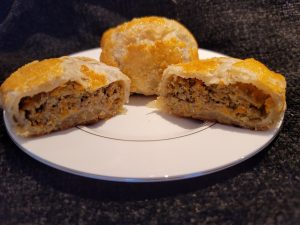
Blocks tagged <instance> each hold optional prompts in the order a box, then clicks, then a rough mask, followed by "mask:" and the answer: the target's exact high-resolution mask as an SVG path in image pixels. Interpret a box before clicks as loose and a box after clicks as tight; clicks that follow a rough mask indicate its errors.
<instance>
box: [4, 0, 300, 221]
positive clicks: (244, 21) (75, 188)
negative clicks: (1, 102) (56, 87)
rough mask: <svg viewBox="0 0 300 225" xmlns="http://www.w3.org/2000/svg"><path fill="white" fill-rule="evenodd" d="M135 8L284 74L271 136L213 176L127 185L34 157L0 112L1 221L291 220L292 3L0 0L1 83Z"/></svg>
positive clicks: (295, 193) (295, 157)
mask: <svg viewBox="0 0 300 225" xmlns="http://www.w3.org/2000/svg"><path fill="white" fill-rule="evenodd" d="M112 2H113V3H112ZM143 15H164V16H167V17H170V18H175V19H177V20H180V21H181V22H182V23H184V24H185V25H186V26H187V27H188V28H189V29H190V30H191V31H192V32H193V33H194V35H195V37H196V38H197V40H198V42H199V45H200V46H201V47H202V48H205V49H210V50H215V51H218V52H221V53H225V54H228V55H231V56H234V57H239V58H245V57H254V58H257V59H259V60H261V61H262V62H264V63H265V64H267V65H268V66H269V67H270V68H272V69H273V70H275V71H277V72H280V73H282V74H284V75H285V76H286V79H287V105H288V108H287V111H286V114H285V120H284V124H283V128H282V130H281V132H280V133H279V135H278V137H277V138H276V139H275V140H274V141H273V142H272V143H271V144H270V145H269V146H268V147H267V148H266V149H265V150H263V151H262V152H260V153H259V154H257V155H256V156H254V157H253V158H251V159H249V160H247V161H245V162H244V163H241V164H239V165H237V166H234V167H232V168H229V169H226V170H224V171H221V172H218V173H215V174H211V175H208V176H204V177H199V178H194V179H189V180H183V181H176V182H167V183H151V184H126V183H114V182H105V181H97V180H92V179H87V178H82V177H78V176H74V175H70V174H67V173H64V172H61V171H58V170H55V169H52V168H50V167H48V166H45V165H43V164H41V163H39V162H37V161H35V160H34V159H32V158H30V157H29V156H27V155H26V154H24V153H23V152H22V151H21V150H19V149H18V148H17V147H16V146H15V145H14V143H13V142H12V141H11V140H10V138H9V137H8V134H7V132H6V130H5V127H4V124H3V119H1V120H0V224H1V225H8V224H22V225H24V224H72V225H73V224H236V225H241V224H249V225H250V224H251V225H252V224H269V225H273V224H282V225H289V224H291V225H298V224H300V147H299V144H300V141H299V140H300V131H299V129H300V120H299V119H300V117H299V116H300V95H299V89H300V73H299V72H300V69H299V59H300V48H299V47H300V2H299V1H263V2H261V1H239V0H234V1H229V0H228V1H227V0H224V1H192V0H173V1H167V0H163V1H153V0H151V1H121V0H118V1H101V2H100V1H99V2H97V1H93V0H86V1H76V3H75V1H73V2H72V3H71V1H50V0H47V1H33V0H28V1H20V0H15V1H9V0H2V1H0V81H1V82H2V81H3V80H4V79H5V78H6V77H7V76H8V75H9V74H10V73H11V72H12V71H14V70H15V69H16V68H17V67H19V66H21V65H23V64H24V63H27V62H29V61H32V60H34V59H42V58H49V57H54V56H60V55H66V54H70V53H73V52H77V51H80V50H84V49H89V48H93V47H97V46H98V42H99V37H100V35H101V34H102V32H103V31H104V30H105V29H107V28H108V27H110V26H113V25H116V24H118V23H120V22H123V21H125V20H128V19H130V18H132V17H138V16H143ZM0 116H1V118H2V112H1V114H0Z"/></svg>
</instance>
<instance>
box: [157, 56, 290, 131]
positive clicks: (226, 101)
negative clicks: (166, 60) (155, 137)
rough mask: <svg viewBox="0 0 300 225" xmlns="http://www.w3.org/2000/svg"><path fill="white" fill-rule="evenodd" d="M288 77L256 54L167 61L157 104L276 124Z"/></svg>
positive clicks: (262, 126) (183, 112)
mask: <svg viewBox="0 0 300 225" xmlns="http://www.w3.org/2000/svg"><path fill="white" fill-rule="evenodd" d="M285 90H286V81H285V78H284V77H283V76H282V75H281V74H278V73H275V72H273V71H271V70H269V69H268V68H267V67H266V66H265V65H263V64H262V63H260V62H258V61H256V60H255V59H245V60H240V59H235V58H229V57H228V58H227V57H221V58H212V59H207V60H198V61H193V62H190V63H182V64H177V65H171V66H169V67H168V68H167V69H166V70H165V71H164V73H163V78H162V82H161V84H160V87H159V94H160V96H159V97H158V100H157V104H158V107H159V108H161V109H162V110H164V111H167V112H169V113H172V114H175V115H179V116H184V117H192V118H196V119H201V120H210V121H217V122H220V123H224V124H229V125H236V126H240V127H245V128H250V129H254V130H267V129H270V128H273V127H274V126H276V124H277V122H278V121H279V120H280V119H281V118H282V116H283V114H284V111H285V109H286V102H285Z"/></svg>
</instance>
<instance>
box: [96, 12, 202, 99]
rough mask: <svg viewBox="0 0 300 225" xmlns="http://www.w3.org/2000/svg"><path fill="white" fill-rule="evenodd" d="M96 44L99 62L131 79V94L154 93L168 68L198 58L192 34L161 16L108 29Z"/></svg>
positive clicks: (137, 20)
mask: <svg viewBox="0 0 300 225" xmlns="http://www.w3.org/2000/svg"><path fill="white" fill-rule="evenodd" d="M100 43H101V44H100V45H101V48H102V53H101V56H100V60H101V61H102V62H105V63H107V64H109V65H112V66H117V67H119V68H120V69H121V71H122V72H124V73H125V74H126V75H128V76H129V77H130V78H131V80H132V85H131V92H136V93H141V94H145V95H153V94H157V88H158V84H159V82H160V79H161V76H162V73H163V70H164V69H165V68H166V67H167V66H168V65H170V64H176V63H180V62H188V61H191V60H196V59H198V46H197V42H196V41H195V38H194V37H193V35H192V34H191V33H190V32H189V31H188V30H187V29H186V28H185V27H184V26H183V25H181V24H180V23H178V22H176V21H174V20H170V19H166V18H163V17H144V18H138V19H133V20H132V21H130V22H127V23H124V24H121V25H119V26H117V27H115V28H111V29H109V30H108V31H106V32H105V33H104V34H103V36H102V38H101V42H100Z"/></svg>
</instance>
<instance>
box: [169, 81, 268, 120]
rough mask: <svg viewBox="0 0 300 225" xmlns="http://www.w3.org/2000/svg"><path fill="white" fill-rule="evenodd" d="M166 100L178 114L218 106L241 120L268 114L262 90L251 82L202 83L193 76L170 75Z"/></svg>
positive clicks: (187, 113) (259, 117)
mask: <svg viewBox="0 0 300 225" xmlns="http://www.w3.org/2000/svg"><path fill="white" fill-rule="evenodd" d="M169 79H170V80H169V82H168V85H167V92H166V93H167V94H166V95H165V96H164V97H165V98H167V101H166V104H167V106H168V107H169V108H170V110H171V111H172V112H173V113H175V114H179V115H185V116H193V115H195V113H197V111H205V110H206V111H213V110H218V111H219V112H222V113H223V114H226V116H229V117H231V118H233V117H234V118H238V119H239V120H242V121H246V120H248V121H250V120H251V121H253V120H261V119H262V118H265V117H266V116H267V110H266V105H265V103H266V100H267V99H268V98H270V96H269V95H266V94H264V93H263V92H262V91H261V90H259V89H257V88H256V87H255V86H254V85H252V84H245V83H236V84H230V85H224V84H213V85H209V86H207V85H205V84H204V83H203V82H202V81H201V80H198V79H195V78H188V79H184V78H181V77H177V76H176V77H171V78H169Z"/></svg>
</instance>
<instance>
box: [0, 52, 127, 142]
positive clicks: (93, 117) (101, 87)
mask: <svg viewBox="0 0 300 225" xmlns="http://www.w3.org/2000/svg"><path fill="white" fill-rule="evenodd" d="M129 91H130V80H129V79H128V77H127V76H125V75H124V74H123V73H122V72H121V71H120V70H119V69H117V68H114V67H111V66H107V65H105V64H103V63H99V62H98V61H96V60H93V59H89V58H85V57H61V58H52V59H46V60H42V61H34V62H31V63H29V64H27V65H25V66H23V67H21V68H19V69H18V70H17V71H16V72H14V73H13V74H11V75H10V77H8V78H7V79H6V80H5V81H4V83H3V84H2V85H1V88H0V100H1V105H2V108H3V109H4V110H5V113H6V115H7V117H8V119H9V121H10V123H11V125H12V127H13V129H14V130H15V131H16V133H17V134H18V135H20V136H24V137H27V136H36V135H42V134H47V133H49V132H52V131H55V130H62V129H66V128H69V127H73V126H75V125H79V124H90V123H94V122H96V121H98V120H100V119H104V118H109V117H111V116H113V115H115V114H117V113H118V112H120V110H122V107H123V104H124V103H125V102H127V101H128V97H129Z"/></svg>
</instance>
